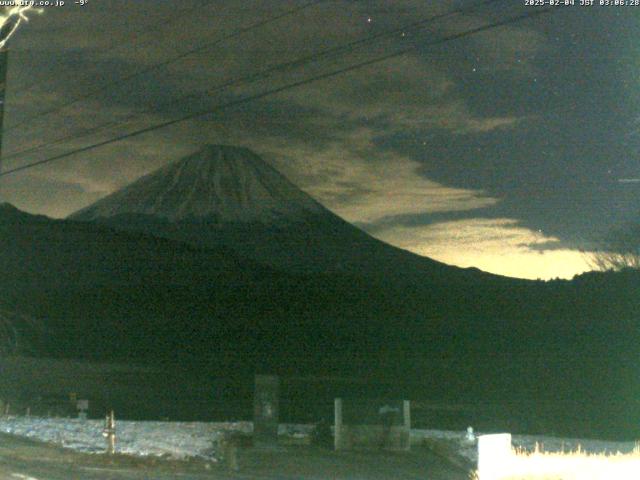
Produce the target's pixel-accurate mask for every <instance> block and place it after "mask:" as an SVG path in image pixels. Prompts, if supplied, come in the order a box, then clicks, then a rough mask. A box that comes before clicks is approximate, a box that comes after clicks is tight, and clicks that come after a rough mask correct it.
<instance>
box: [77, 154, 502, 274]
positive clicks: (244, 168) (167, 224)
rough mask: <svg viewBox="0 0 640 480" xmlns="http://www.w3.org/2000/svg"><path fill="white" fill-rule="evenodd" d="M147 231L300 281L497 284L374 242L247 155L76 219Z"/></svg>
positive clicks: (123, 195) (203, 157) (138, 186)
mask: <svg viewBox="0 0 640 480" xmlns="http://www.w3.org/2000/svg"><path fill="white" fill-rule="evenodd" d="M69 218H70V219H72V220H78V221H95V222H101V223H106V224H108V225H110V226H112V227H114V228H118V229H123V230H134V231H144V232H148V233H152V234H153V235H157V236H162V237H165V238H171V239H177V240H181V241H185V242H188V243H190V244H192V245H198V246H206V247H209V246H226V247H227V248H231V249H233V250H235V251H236V252H237V253H238V254H239V255H240V256H243V257H249V258H252V259H254V260H257V261H259V262H262V263H265V264H267V265H270V266H273V267H277V268H280V269H283V270H285V271H289V272H296V273H314V272H315V273H318V272H321V273H332V272H333V273H348V274H357V275H367V276H371V275H374V276H383V277H385V278H388V277H390V276H391V277H395V278H396V279H398V280H399V279H407V278H408V277H413V276H415V275H418V276H420V277H421V278H422V280H425V281H435V282H444V283H447V282H458V281H463V280H464V281H472V282H476V281H489V280H495V278H496V277H495V276H493V275H489V274H484V273H481V272H479V271H477V270H475V269H469V270H463V269H459V268H456V267H450V266H447V265H445V264H442V263H440V262H436V261H434V260H431V259H428V258H424V257H420V256H418V255H414V254H412V253H409V252H407V251H404V250H401V249H398V248H395V247H392V246H390V245H388V244H385V243H383V242H381V241H379V240H376V239H374V238H372V237H371V236H369V235H367V234H366V233H364V232H362V231H361V230H359V229H357V228H356V227H354V226H352V225H350V224H348V223H347V222H345V221H344V220H342V219H341V218H339V217H338V216H336V215H334V214H333V213H331V212H330V211H329V210H327V209H326V208H324V207H322V206H321V205H320V204H319V203H317V202H316V201H315V200H313V199H312V198H311V197H310V196H309V195H307V194H306V193H304V192H302V191H301V190H299V189H298V188H297V187H295V186H294V185H293V184H292V183H291V182H289V181H288V180H287V179H286V178H285V177H284V176H283V175H281V174H280V173H278V172H277V171H276V170H274V169H273V168H272V167H270V166H269V165H268V164H266V163H265V162H264V161H263V160H262V159H260V157H258V156H257V155H255V154H254V153H252V152H251V151H249V150H247V149H245V148H237V147H229V146H212V145H209V146H206V147H204V148H203V149H202V150H200V151H199V152H197V153H195V154H193V155H190V156H188V157H186V158H184V159H182V160H179V161H177V162H175V163H172V164H170V165H167V166H165V167H163V168H161V169H159V170H157V171H155V172H153V173H151V174H149V175H146V176H144V177H142V178H140V179H139V180H137V181H135V182H133V183H132V184H130V185H129V186H127V187H125V188H123V189H122V190H119V191H117V192H115V193H113V194H111V195H109V196H107V197H105V198H104V199H102V200H99V201H98V202H96V203H94V204H93V205H91V206H89V207H87V208H84V209H82V210H80V211H78V212H76V213H74V214H73V215H71V216H70V217H69Z"/></svg>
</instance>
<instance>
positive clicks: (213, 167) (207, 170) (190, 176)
mask: <svg viewBox="0 0 640 480" xmlns="http://www.w3.org/2000/svg"><path fill="white" fill-rule="evenodd" d="M323 211H325V210H324V208H323V207H322V206H321V205H320V204H318V203H317V202H316V201H315V200H313V199H312V198H311V197H310V196H308V195H307V194H305V193H304V192H302V191H301V190H300V189H298V188H297V187H296V186H295V185H293V184H292V183H291V182H289V180H287V179H286V178H285V177H284V176H283V175H282V174H280V173H279V172H278V171H277V170H275V169H274V168H272V167H271V166H270V165H269V164H267V163H266V162H265V161H264V160H262V159H261V158H260V157H259V156H258V155H256V154H255V153H253V152H252V151H250V150H249V149H247V148H241V147H232V146H223V145H207V146H205V147H204V148H202V149H201V150H200V151H198V152H196V153H194V154H192V155H189V156H188V157H185V158H183V159H181V160H179V161H177V162H174V163H171V164H169V165H166V166H165V167H162V168H160V169H159V170H156V171H155V172H152V173H150V174H148V175H145V176H143V177H142V178H140V179H138V180H137V181H135V182H133V183H132V184H130V185H128V186H127V187H125V188H123V189H121V190H118V191H116V192H115V193H113V194H111V195H109V196H107V197H105V198H104V199H102V200H100V201H98V202H96V203H94V204H93V205H90V206H89V207H87V208H85V209H83V210H80V211H79V212H76V213H75V214H74V215H73V216H72V217H71V218H74V219H78V220H93V219H96V218H103V219H104V218H109V217H114V216H117V215H121V214H127V215H131V214H140V215H152V216H154V217H160V218H164V219H166V220H169V221H181V220H188V219H198V218H205V217H206V218H210V219H211V218H212V219H215V220H217V221H219V222H256V221H257V222H262V223H269V222H271V221H274V220H276V219H281V218H285V219H297V218H299V217H301V216H303V215H304V214H308V213H320V212H323Z"/></svg>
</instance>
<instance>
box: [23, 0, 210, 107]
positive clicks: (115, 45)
mask: <svg viewBox="0 0 640 480" xmlns="http://www.w3.org/2000/svg"><path fill="white" fill-rule="evenodd" d="M201 3H204V4H205V5H202V4H198V5H196V6H193V7H190V8H186V9H184V10H183V11H181V12H180V14H179V15H176V14H172V15H168V16H167V15H163V16H162V18H161V19H160V21H158V22H153V23H151V24H147V25H145V27H146V28H143V29H142V30H140V31H138V32H135V31H134V32H133V34H134V35H135V37H134V38H133V39H132V41H133V42H135V43H134V45H135V46H136V47H138V48H139V47H140V46H143V45H146V44H148V43H151V42H150V41H145V42H137V38H138V37H139V36H145V35H147V34H148V33H150V32H152V31H154V30H160V28H161V27H166V26H167V25H170V24H171V23H174V22H177V21H179V20H182V19H183V18H185V17H188V16H189V15H191V14H192V13H193V12H195V11H197V10H201V9H202V8H204V7H206V4H210V3H213V0H203V1H202V2H201ZM125 45H127V46H128V44H126V43H123V42H122V40H120V39H117V40H115V41H113V42H111V43H109V44H108V45H107V46H104V47H101V48H102V49H103V50H108V51H111V52H116V51H118V50H121V49H122V47H123V46H125ZM43 78H44V77H42V76H41V78H39V79H37V80H36V81H34V82H33V83H31V84H28V85H27V86H25V87H24V88H23V89H22V90H19V91H17V92H15V93H14V94H13V95H24V94H25V93H27V92H29V91H30V90H31V89H32V88H33V87H35V86H36V85H41V84H42V81H43Z"/></svg>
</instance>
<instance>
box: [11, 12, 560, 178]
mask: <svg viewBox="0 0 640 480" xmlns="http://www.w3.org/2000/svg"><path fill="white" fill-rule="evenodd" d="M552 11H558V9H557V8H555V7H551V8H544V9H539V10H532V11H530V12H527V13H524V14H521V15H517V16H515V17H511V18H509V19H506V20H501V21H498V22H493V23H490V24H487V25H483V26H481V27H476V28H473V29H471V30H466V31H464V32H460V33H456V34H452V35H449V36H446V37H444V38H440V39H438V40H435V41H433V42H429V43H427V44H425V45H424V46H434V45H438V44H443V43H446V42H450V41H452V40H457V39H460V38H464V37H468V36H470V35H474V34H477V33H480V32H485V31H488V30H492V29H494V28H497V27H501V26H504V25H509V24H511V23H515V22H519V21H522V20H525V19H528V18H532V17H536V16H540V15H542V14H545V13H550V12H552ZM413 50H415V47H409V48H404V49H401V50H398V51H396V52H393V53H389V54H386V55H382V56H379V57H376V58H374V59H370V60H366V61H363V62H359V63H356V64H353V65H350V66H348V67H343V68H340V69H338V70H333V71H331V72H326V73H323V74H320V75H316V76H314V77H311V78H307V79H304V80H299V81H297V82H293V83H290V84H288V85H284V86H281V87H277V88H273V89H271V90H267V91H264V92H261V93H257V94H254V95H250V96H247V97H244V98H241V99H238V100H234V101H231V102H227V103H225V104H221V105H218V106H216V107H215V108H213V109H208V110H203V111H199V112H195V113H191V114H189V115H184V116H182V117H179V118H176V119H173V120H168V121H165V122H162V123H158V124H155V125H152V126H149V127H145V128H142V129H139V130H135V131H133V132H129V133H126V134H123V135H119V136H117V137H114V138H111V139H109V140H104V141H102V142H98V143H94V144H92V145H88V146H85V147H81V148H78V149H75V150H71V151H69V152H65V153H62V154H59V155H55V156H53V157H49V158H46V159H43V160H39V161H37V162H33V163H30V164H27V165H22V166H20V167H15V168H13V169H10V170H7V171H5V172H2V173H0V177H5V176H7V175H10V174H12V173H16V172H20V171H24V170H27V169H30V168H34V167H36V166H39V165H43V164H46V163H51V162H54V161H57V160H61V159H64V158H68V157H71V156H73V155H77V154H79V153H84V152H88V151H90V150H95V149H97V148H100V147H103V146H106V145H110V144H112V143H117V142H121V141H123V140H126V139H129V138H133V137H137V136H140V135H143V134H145V133H149V132H152V131H155V130H159V129H162V128H165V127H168V126H171V125H175V124H177V123H182V122H185V121H187V120H193V119H195V118H198V117H203V116H206V115H210V114H212V113H215V112H217V111H219V110H223V109H226V108H229V107H234V106H237V105H241V104H244V103H248V102H251V101H253V100H259V99H261V98H264V97H267V96H269V95H274V94H277V93H281V92H283V91H286V90H290V89H293V88H297V87H301V86H304V85H308V84H310V83H315V82H317V81H320V80H324V79H327V78H331V77H335V76H337V75H341V74H343V73H347V72H351V71H354V70H358V69H360V68H363V67H366V66H370V65H374V64H376V63H380V62H384V61H386V60H389V59H391V58H395V57H399V56H401V55H404V54H406V53H409V52H411V51H413Z"/></svg>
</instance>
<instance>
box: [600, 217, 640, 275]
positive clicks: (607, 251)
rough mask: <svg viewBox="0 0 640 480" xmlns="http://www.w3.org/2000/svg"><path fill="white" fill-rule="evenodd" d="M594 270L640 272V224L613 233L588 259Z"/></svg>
mask: <svg viewBox="0 0 640 480" xmlns="http://www.w3.org/2000/svg"><path fill="white" fill-rule="evenodd" d="M588 261H589V263H590V264H591V266H592V267H593V268H594V269H598V270H602V271H607V270H614V271H619V270H624V269H628V268H630V269H635V270H640V224H634V225H628V226H626V227H624V228H619V229H616V230H614V231H612V232H611V233H610V234H609V235H607V237H606V238H605V239H604V241H603V242H601V245H600V246H599V247H598V248H597V249H596V251H595V252H593V253H591V254H590V255H589V258H588Z"/></svg>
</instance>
